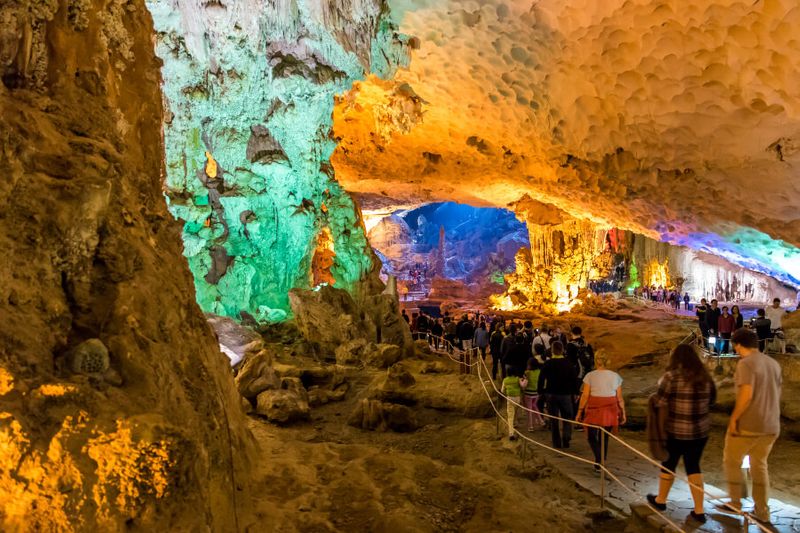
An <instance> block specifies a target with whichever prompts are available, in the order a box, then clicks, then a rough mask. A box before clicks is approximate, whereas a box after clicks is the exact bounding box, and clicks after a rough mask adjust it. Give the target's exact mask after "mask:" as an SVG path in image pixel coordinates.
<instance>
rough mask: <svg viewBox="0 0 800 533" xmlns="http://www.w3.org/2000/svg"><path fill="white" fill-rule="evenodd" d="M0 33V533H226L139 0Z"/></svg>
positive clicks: (201, 339)
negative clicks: (178, 532)
mask: <svg viewBox="0 0 800 533" xmlns="http://www.w3.org/2000/svg"><path fill="white" fill-rule="evenodd" d="M0 21H2V23H1V24H0V74H2V83H0V166H2V168H3V171H4V172H3V179H2V180H1V181H0V200H2V204H3V206H4V207H3V209H2V212H0V221H2V224H0V228H2V229H0V247H2V249H3V254H2V259H0V316H2V320H0V410H1V411H2V413H3V414H2V416H0V441H2V442H3V443H4V445H3V454H2V457H0V502H2V503H0V529H2V530H4V531H118V530H124V529H129V528H134V529H138V530H147V531H158V530H162V531H163V530H168V529H172V528H173V527H174V526H175V524H181V528H182V529H185V530H197V531H201V530H203V531H204V530H215V531H232V530H234V529H236V527H237V526H236V522H237V516H236V509H235V498H236V497H237V492H238V493H239V495H240V496H244V495H246V494H247V474H246V472H245V471H244V470H242V469H241V466H242V464H243V463H245V462H247V461H249V460H250V459H249V455H250V453H251V451H252V443H251V441H250V436H249V432H247V431H246V430H245V428H244V424H243V417H242V414H241V411H240V409H239V401H238V398H237V395H236V392H235V388H234V386H233V381H232V379H231V376H230V368H229V365H228V362H227V361H226V360H225V357H224V356H223V355H221V354H220V353H219V349H218V347H217V345H216V342H215V339H214V337H213V334H212V332H211V330H210V329H209V327H208V325H207V324H206V322H205V319H204V317H203V315H202V313H201V312H200V309H199V308H198V307H197V305H196V303H195V301H194V291H193V287H192V281H191V276H190V274H189V271H188V269H187V268H186V264H185V260H184V259H183V258H182V257H181V242H180V236H179V228H177V227H176V226H175V224H174V222H173V221H172V219H171V217H170V216H169V213H168V212H167V209H166V206H165V204H164V198H163V193H162V185H163V184H162V181H161V180H162V176H163V174H164V167H163V145H162V141H161V119H162V113H161V95H160V94H159V87H158V83H159V77H158V68H159V65H158V62H157V60H156V58H155V55H154V53H153V46H152V32H153V30H152V24H151V21H150V16H149V14H148V12H147V10H146V9H145V6H144V2H142V1H141V0H130V1H127V2H116V1H115V2H110V3H109V2H99V1H93V0H90V1H83V2H73V1H66V0H63V1H50V2H41V1H20V2H11V3H9V2H3V3H0ZM90 22H91V23H90ZM134 57H135V61H134ZM89 339H94V340H91V341H90V340H89ZM85 341H88V342H89V344H90V345H94V346H95V347H96V348H99V346H100V345H99V344H98V343H102V346H104V347H105V349H99V350H94V351H92V350H90V351H89V352H91V353H94V354H95V355H98V354H99V355H100V357H99V359H97V360H95V361H94V363H91V364H89V358H92V357H94V356H91V355H90V357H89V358H86V357H83V359H82V362H81V363H80V364H79V365H77V368H70V365H69V364H67V363H68V362H69V361H68V359H69V357H70V353H72V355H76V354H83V355H86V354H87V352H86V351H84V350H83V348H85V347H86V346H87V345H86V344H83V347H82V348H78V349H76V350H73V349H75V348H76V347H79V346H81V343H84V342H85ZM106 350H107V353H106ZM104 354H105V356H107V357H108V360H107V361H106V359H105V356H104ZM72 361H73V362H75V361H76V358H74V357H73V359H72ZM98 362H99V365H98V364H97V363H98ZM106 364H107V365H109V366H110V368H109V371H108V373H107V374H106V375H107V376H113V375H116V378H115V379H105V378H104V379H103V380H97V379H96V378H95V377H94V376H92V375H89V376H86V375H83V372H86V371H92V372H91V373H93V371H94V370H102V368H103V367H105V366H106ZM73 370H79V371H80V372H81V373H80V374H74V373H73ZM120 465H125V466H124V467H121V466H120ZM240 489H241V491H240Z"/></svg>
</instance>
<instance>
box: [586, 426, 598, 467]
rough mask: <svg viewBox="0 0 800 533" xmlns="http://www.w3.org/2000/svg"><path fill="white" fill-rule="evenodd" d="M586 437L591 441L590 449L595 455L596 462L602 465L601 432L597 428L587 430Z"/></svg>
mask: <svg viewBox="0 0 800 533" xmlns="http://www.w3.org/2000/svg"><path fill="white" fill-rule="evenodd" d="M586 437H587V438H588V439H589V447H590V448H591V449H592V454H593V455H594V462H595V463H596V464H598V465H599V464H600V462H601V461H600V438H601V435H600V430H599V429H597V428H587V429H586Z"/></svg>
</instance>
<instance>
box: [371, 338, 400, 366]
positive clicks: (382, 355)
mask: <svg viewBox="0 0 800 533" xmlns="http://www.w3.org/2000/svg"><path fill="white" fill-rule="evenodd" d="M402 357H403V354H402V352H401V351H400V347H399V346H397V345H396V344H378V345H377V346H376V347H375V349H374V350H368V351H366V352H365V361H364V362H365V363H366V364H367V365H369V366H371V367H375V368H388V367H390V366H392V365H393V364H395V363H396V362H398V361H399V360H400V359H402Z"/></svg>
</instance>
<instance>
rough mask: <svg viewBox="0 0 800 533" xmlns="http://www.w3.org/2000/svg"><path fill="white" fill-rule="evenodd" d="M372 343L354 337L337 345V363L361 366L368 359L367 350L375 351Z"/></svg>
mask: <svg viewBox="0 0 800 533" xmlns="http://www.w3.org/2000/svg"><path fill="white" fill-rule="evenodd" d="M372 346H374V345H372V343H368V342H367V341H366V340H364V339H353V340H351V341H347V342H345V343H343V344H341V345H339V346H337V347H336V352H335V353H336V364H337V365H346V366H360V365H362V364H363V363H364V360H365V359H366V352H367V351H369V352H374V351H375V350H374V348H373V347H372Z"/></svg>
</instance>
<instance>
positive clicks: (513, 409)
mask: <svg viewBox="0 0 800 533" xmlns="http://www.w3.org/2000/svg"><path fill="white" fill-rule="evenodd" d="M514 401H519V398H518V397H514V396H509V397H508V399H507V400H506V419H507V423H508V436H509V437H513V436H514V422H515V420H514V419H515V417H516V415H517V406H516V405H515V404H514Z"/></svg>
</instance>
